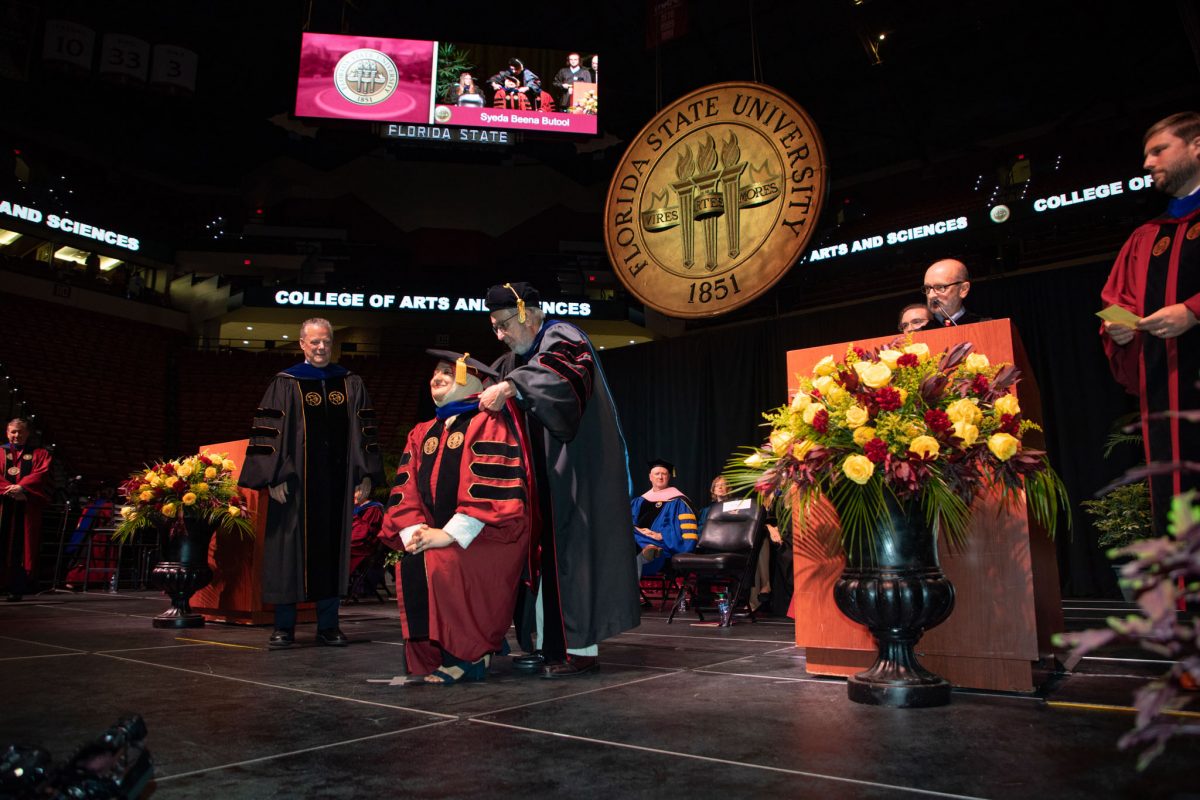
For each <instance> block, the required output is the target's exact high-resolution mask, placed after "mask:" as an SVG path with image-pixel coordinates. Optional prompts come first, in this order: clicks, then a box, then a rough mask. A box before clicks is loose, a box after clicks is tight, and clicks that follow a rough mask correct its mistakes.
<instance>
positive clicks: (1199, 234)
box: [1187, 222, 1200, 242]
mask: <svg viewBox="0 0 1200 800" xmlns="http://www.w3.org/2000/svg"><path fill="white" fill-rule="evenodd" d="M1197 238H1200V222H1197V223H1196V224H1195V225H1193V226H1192V227H1190V228H1188V232H1187V239H1188V241H1189V242H1190V241H1192V240H1193V239H1197Z"/></svg>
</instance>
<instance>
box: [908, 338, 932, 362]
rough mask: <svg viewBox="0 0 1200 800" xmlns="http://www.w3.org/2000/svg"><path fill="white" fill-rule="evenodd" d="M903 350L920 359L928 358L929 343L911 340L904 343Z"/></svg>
mask: <svg viewBox="0 0 1200 800" xmlns="http://www.w3.org/2000/svg"><path fill="white" fill-rule="evenodd" d="M904 352H906V353H908V354H910V355H914V356H916V357H917V358H920V359H926V358H929V345H927V344H925V343H924V342H913V343H912V344H906V345H904Z"/></svg>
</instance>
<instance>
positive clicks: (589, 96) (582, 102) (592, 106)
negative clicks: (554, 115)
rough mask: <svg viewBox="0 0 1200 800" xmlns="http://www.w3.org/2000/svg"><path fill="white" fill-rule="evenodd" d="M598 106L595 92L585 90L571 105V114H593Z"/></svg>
mask: <svg viewBox="0 0 1200 800" xmlns="http://www.w3.org/2000/svg"><path fill="white" fill-rule="evenodd" d="M599 106H600V101H599V100H598V99H597V97H596V93H595V92H587V93H586V94H584V96H583V97H581V98H579V101H578V102H577V103H575V105H573V106H571V113H572V114H595V113H596V110H597V109H598V108H599Z"/></svg>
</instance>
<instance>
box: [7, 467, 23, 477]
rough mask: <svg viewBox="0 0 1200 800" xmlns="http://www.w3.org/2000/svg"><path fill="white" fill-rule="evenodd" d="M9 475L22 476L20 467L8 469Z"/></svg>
mask: <svg viewBox="0 0 1200 800" xmlns="http://www.w3.org/2000/svg"><path fill="white" fill-rule="evenodd" d="M8 474H9V475H20V474H21V468H20V467H9V468H8Z"/></svg>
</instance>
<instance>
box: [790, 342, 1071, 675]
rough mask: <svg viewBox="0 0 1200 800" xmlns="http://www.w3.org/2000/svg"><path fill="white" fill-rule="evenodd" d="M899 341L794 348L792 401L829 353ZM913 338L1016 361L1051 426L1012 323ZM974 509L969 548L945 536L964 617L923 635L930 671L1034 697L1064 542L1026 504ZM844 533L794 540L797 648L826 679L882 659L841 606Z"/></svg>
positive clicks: (921, 652)
mask: <svg viewBox="0 0 1200 800" xmlns="http://www.w3.org/2000/svg"><path fill="white" fill-rule="evenodd" d="M893 338H895V337H893V336H884V337H879V338H875V339H864V340H859V341H856V342H853V343H851V342H842V343H838V344H831V345H824V346H822V347H810V348H807V349H804V350H792V351H790V352H789V353H788V355H787V370H788V389H789V392H788V395H789V397H791V396H793V395H794V394H795V392H796V390H797V388H798V386H797V384H796V374H797V373H800V374H803V375H811V374H812V369H813V367H814V366H815V365H816V363H817V362H818V361H820V360H821V359H822V358H824V357H825V356H827V355H833V356H834V358H835V359H840V358H842V357H843V356H844V355H845V353H846V350H847V348H848V347H849V346H850V345H851V344H857V345H858V346H860V347H866V348H875V347H879V346H880V345H882V344H885V343H887V342H889V341H891V340H892V339H893ZM913 341H916V342H925V343H926V344H928V345H929V349H930V351H931V352H933V353H938V352H941V351H942V350H945V349H947V348H949V347H951V346H952V345H954V344H957V343H958V342H963V341H968V342H971V343H972V344H974V345H975V350H974V351H975V352H979V353H983V354H984V355H986V356H987V357H988V359H989V360H990V361H991V362H992V363H993V364H996V363H1002V362H1011V363H1013V364H1015V365H1016V366H1017V367H1018V368H1019V369H1020V370H1021V381H1020V383H1018V384H1017V394H1018V399H1019V400H1020V403H1021V411H1022V414H1023V416H1025V417H1026V418H1027V419H1031V420H1034V421H1036V422H1040V421H1041V418H1042V414H1041V410H1042V409H1041V399H1040V396H1039V394H1038V388H1037V383H1036V382H1035V381H1034V378H1033V373H1032V372H1031V370H1030V369H1029V362H1028V359H1027V358H1026V356H1025V349H1024V347H1023V346H1022V345H1021V339H1020V336H1019V335H1018V334H1017V331H1016V329H1015V328H1014V327H1013V325H1012V322H1011V321H1010V320H1007V319H1002V320H994V321H990V322H977V323H975V324H972V325H962V326H958V327H949V328H932V329H928V330H921V331H916V332H914V334H913ZM1024 440H1025V444H1026V446H1029V447H1034V448H1037V449H1041V448H1042V447H1043V442H1042V437H1041V436H1040V435H1039V434H1038V433H1037V432H1036V431H1031V432H1029V433H1028V434H1026V436H1025V437H1024ZM830 511H831V512H832V509H830ZM972 512H973V513H972V520H971V530H970V533H969V539H968V543H967V545H966V547H965V548H964V549H963V550H962V551H960V552H953V551H951V550H950V548H949V547H948V546H947V544H946V540H945V538H944V537H941V538H940V539H939V542H938V553H939V556H940V559H941V562H942V569H943V570H944V571H945V573H946V575H947V577H949V578H950V580H951V581H952V582H953V583H954V588H955V592H956V597H955V605H954V611H953V613H952V614H951V615H950V618H949V619H948V620H946V621H945V622H943V623H942V624H941V625H939V626H937V627H936V628H934V629H933V630H931V631H928V632H927V633H926V634H925V635H924V636H923V637H922V638H921V641H920V642H918V643H917V648H916V650H917V655H918V656H919V657H920V659H921V663H922V664H924V665H925V667H927V668H928V669H930V670H932V671H933V672H936V673H937V674H939V675H941V676H942V677H944V678H945V679H946V680H948V681H950V683H952V684H953V685H955V686H964V687H970V688H976V689H994V690H1001V691H1014V692H1029V691H1033V689H1034V667H1035V666H1036V665H1037V664H1038V662H1040V661H1043V660H1046V659H1049V658H1051V657H1053V655H1054V653H1053V650H1052V647H1051V644H1050V637H1051V636H1053V635H1054V634H1055V633H1057V632H1060V631H1062V630H1063V616H1062V600H1061V596H1060V593H1059V584H1058V560H1057V556H1056V554H1055V549H1054V543H1053V542H1052V541H1051V540H1050V537H1049V536H1048V535H1047V533H1046V531H1044V530H1043V529H1041V528H1040V527H1039V526H1037V525H1036V523H1034V522H1033V521H1032V520H1031V519H1030V518H1029V514H1028V512H1027V510H1026V509H1025V507H1024V506H1022V507H1020V508H1019V509H1014V508H1013V507H1011V506H1009V507H1001V505H1000V502H999V498H998V497H995V496H989V497H981V498H978V499H977V500H976V502H975V503H974V505H973V506H972ZM811 516H825V515H810V517H811ZM833 519H836V515H833ZM839 537H840V530H839V529H838V528H837V527H836V526H834V525H833V524H831V523H825V524H824V525H821V524H818V523H812V527H811V528H810V530H808V531H803V532H802V531H800V530H799V529H797V530H796V531H794V535H793V537H792V541H793V545H792V546H793V548H794V550H793V552H794V558H793V564H794V565H795V567H794V569H795V592H794V595H793V596H794V608H795V616H796V644H797V645H798V646H800V647H803V648H805V653H806V657H807V670H808V671H809V672H810V673H813V674H817V675H852V674H854V673H856V672H860V671H862V670H864V669H866V668H867V667H869V666H870V665H871V664H872V663H874V661H875V653H876V648H875V642H874V640H873V639H872V637H871V634H870V632H869V631H868V630H867V629H866V627H864V626H862V625H859V624H858V623H855V622H852V621H851V620H850V619H848V618H847V617H845V616H844V615H843V614H842V613H841V611H839V610H838V608H837V606H836V605H835V604H834V601H833V584H834V582H835V581H836V580H837V578H838V576H839V575H841V573H842V569H843V567H844V565H845V556H844V555H843V553H842V548H841V545H840V538H839Z"/></svg>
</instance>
